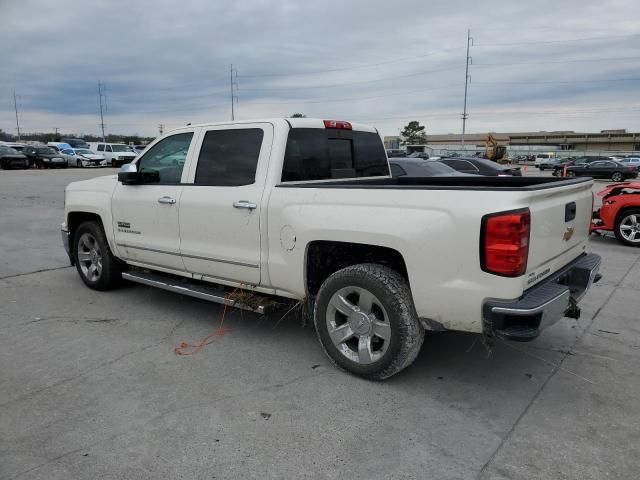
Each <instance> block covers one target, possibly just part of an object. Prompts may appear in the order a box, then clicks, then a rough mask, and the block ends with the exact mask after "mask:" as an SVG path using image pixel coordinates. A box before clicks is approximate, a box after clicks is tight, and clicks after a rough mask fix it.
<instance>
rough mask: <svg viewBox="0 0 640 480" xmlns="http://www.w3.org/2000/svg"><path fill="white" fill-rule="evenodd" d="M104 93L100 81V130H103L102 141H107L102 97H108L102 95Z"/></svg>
mask: <svg viewBox="0 0 640 480" xmlns="http://www.w3.org/2000/svg"><path fill="white" fill-rule="evenodd" d="M102 91H103V85H102V84H101V83H100V80H98V101H99V102H100V128H101V129H102V141H103V142H104V141H105V136H104V115H103V113H102V97H106V95H104V94H103V93H102Z"/></svg>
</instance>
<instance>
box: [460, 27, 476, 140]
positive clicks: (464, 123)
mask: <svg viewBox="0 0 640 480" xmlns="http://www.w3.org/2000/svg"><path fill="white" fill-rule="evenodd" d="M471 45H473V38H471V30H469V29H467V60H466V63H465V72H464V109H463V111H462V137H461V140H462V142H461V144H462V145H464V132H465V130H466V126H467V117H468V115H467V89H468V86H469V79H470V77H469V62H470V61H471V57H470V56H469V47H470V46H471Z"/></svg>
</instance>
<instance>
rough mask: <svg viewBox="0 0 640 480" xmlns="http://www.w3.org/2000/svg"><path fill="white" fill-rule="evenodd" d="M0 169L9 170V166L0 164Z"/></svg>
mask: <svg viewBox="0 0 640 480" xmlns="http://www.w3.org/2000/svg"><path fill="white" fill-rule="evenodd" d="M0 168H2V170H9V166H8V165H7V164H6V163H4V162H0Z"/></svg>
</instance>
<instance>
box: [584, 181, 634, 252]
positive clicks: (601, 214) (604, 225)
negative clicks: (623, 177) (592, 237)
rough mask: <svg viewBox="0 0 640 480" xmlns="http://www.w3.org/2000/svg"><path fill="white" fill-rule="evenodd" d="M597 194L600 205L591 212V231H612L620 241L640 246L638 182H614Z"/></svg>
mask: <svg viewBox="0 0 640 480" xmlns="http://www.w3.org/2000/svg"><path fill="white" fill-rule="evenodd" d="M598 196H599V197H602V207H600V209H599V210H597V211H596V212H594V214H593V220H592V222H591V233H594V232H596V233H598V232H601V231H606V232H613V233H615V235H616V238H617V239H618V241H619V242H620V243H622V244H624V245H629V246H632V247H640V182H625V183H614V184H612V185H609V186H608V187H607V188H605V189H604V190H602V191H601V192H598Z"/></svg>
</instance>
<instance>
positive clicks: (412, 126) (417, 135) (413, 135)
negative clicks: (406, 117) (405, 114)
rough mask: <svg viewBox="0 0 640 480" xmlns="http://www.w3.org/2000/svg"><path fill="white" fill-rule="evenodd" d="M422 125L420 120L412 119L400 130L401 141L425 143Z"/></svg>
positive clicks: (415, 143)
mask: <svg viewBox="0 0 640 480" xmlns="http://www.w3.org/2000/svg"><path fill="white" fill-rule="evenodd" d="M424 130H425V127H424V125H420V122H418V121H416V120H412V121H411V122H409V123H408V124H407V126H406V127H404V129H403V130H402V132H400V136H401V137H402V141H403V143H404V144H405V145H424V144H426V143H427V132H425V131H424Z"/></svg>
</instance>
